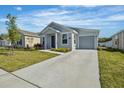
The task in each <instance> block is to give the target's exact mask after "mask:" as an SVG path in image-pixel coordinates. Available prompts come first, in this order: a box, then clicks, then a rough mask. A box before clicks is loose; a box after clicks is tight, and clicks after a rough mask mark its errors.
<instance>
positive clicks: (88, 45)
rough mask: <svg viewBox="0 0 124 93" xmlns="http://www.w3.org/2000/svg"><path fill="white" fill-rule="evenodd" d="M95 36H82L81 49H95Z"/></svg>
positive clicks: (80, 39)
mask: <svg viewBox="0 0 124 93" xmlns="http://www.w3.org/2000/svg"><path fill="white" fill-rule="evenodd" d="M94 39H95V37H94V36H80V37H79V48H80V49H94V44H95V42H94V41H95V40H94Z"/></svg>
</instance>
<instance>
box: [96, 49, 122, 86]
mask: <svg viewBox="0 0 124 93" xmlns="http://www.w3.org/2000/svg"><path fill="white" fill-rule="evenodd" d="M98 54H99V66H100V81H101V87H103V88H124V53H123V52H121V51H111V50H100V51H98Z"/></svg>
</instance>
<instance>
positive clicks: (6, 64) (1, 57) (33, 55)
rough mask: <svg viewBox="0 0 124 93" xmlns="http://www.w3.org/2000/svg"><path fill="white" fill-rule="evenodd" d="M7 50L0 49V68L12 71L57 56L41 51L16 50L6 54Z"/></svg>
mask: <svg viewBox="0 0 124 93" xmlns="http://www.w3.org/2000/svg"><path fill="white" fill-rule="evenodd" d="M8 53H9V52H8V50H2V49H0V68H1V69H4V70H6V71H9V72H12V71H15V70H18V69H21V68H24V67H27V66H29V65H32V64H35V63H38V62H41V61H44V60H46V59H49V58H52V57H55V56H57V54H53V53H46V52H41V51H24V50H16V51H15V55H11V56H10V55H7V54H8Z"/></svg>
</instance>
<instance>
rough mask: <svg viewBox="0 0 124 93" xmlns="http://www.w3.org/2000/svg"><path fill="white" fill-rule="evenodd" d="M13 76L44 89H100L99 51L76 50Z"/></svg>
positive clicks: (16, 72) (17, 72)
mask: <svg viewBox="0 0 124 93" xmlns="http://www.w3.org/2000/svg"><path fill="white" fill-rule="evenodd" d="M13 74H15V75H16V76H18V77H21V78H23V79H24V80H26V81H29V82H31V83H33V84H36V85H37V86H40V87H43V88H45V87H47V88H49V87H53V88H56V87H58V88H69V87H70V88H85V87H86V88H99V87H100V82H99V69H98V56H97V50H75V51H73V52H69V53H66V54H63V55H60V56H58V57H55V58H52V59H49V60H46V61H44V62H41V63H38V64H35V65H32V66H29V67H27V68H24V69H21V70H18V71H15V72H13Z"/></svg>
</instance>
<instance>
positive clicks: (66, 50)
mask: <svg viewBox="0 0 124 93" xmlns="http://www.w3.org/2000/svg"><path fill="white" fill-rule="evenodd" d="M51 51H57V52H64V53H65V52H69V51H71V49H70V48H57V49H55V48H52V49H51Z"/></svg>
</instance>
